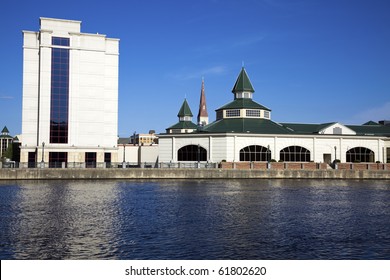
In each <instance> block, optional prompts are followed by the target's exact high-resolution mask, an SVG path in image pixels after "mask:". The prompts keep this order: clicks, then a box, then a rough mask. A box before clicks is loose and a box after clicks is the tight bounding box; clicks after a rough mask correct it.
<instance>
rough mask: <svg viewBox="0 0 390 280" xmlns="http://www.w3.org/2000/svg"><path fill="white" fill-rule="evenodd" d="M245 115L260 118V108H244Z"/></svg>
mask: <svg viewBox="0 0 390 280" xmlns="http://www.w3.org/2000/svg"><path fill="white" fill-rule="evenodd" d="M246 116H247V117H256V118H260V110H246Z"/></svg>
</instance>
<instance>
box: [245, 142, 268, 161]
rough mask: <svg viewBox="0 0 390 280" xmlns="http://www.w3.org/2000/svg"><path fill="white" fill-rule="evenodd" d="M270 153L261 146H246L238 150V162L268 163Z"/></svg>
mask: <svg viewBox="0 0 390 280" xmlns="http://www.w3.org/2000/svg"><path fill="white" fill-rule="evenodd" d="M270 159H271V151H270V150H269V149H268V148H266V147H263V146H257V145H253V146H247V147H245V148H242V149H241V150H240V161H269V160H270Z"/></svg>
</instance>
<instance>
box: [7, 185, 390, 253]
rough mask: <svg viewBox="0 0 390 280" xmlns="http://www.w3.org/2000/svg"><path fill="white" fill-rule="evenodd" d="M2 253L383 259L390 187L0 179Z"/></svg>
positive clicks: (388, 242) (389, 233) (389, 237)
mask: <svg viewBox="0 0 390 280" xmlns="http://www.w3.org/2000/svg"><path fill="white" fill-rule="evenodd" d="M0 216H1V220H0V258H1V259H390V184H389V182H388V181H372V180H367V181H366V180H362V181H353V180H350V181H341V180H340V181H339V180H324V181H322V180H162V181H105V180H96V181H63V180H62V181H6V182H4V181H2V182H0Z"/></svg>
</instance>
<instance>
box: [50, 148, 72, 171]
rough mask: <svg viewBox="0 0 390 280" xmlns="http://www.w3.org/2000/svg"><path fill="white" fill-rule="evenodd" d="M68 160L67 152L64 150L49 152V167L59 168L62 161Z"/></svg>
mask: <svg viewBox="0 0 390 280" xmlns="http://www.w3.org/2000/svg"><path fill="white" fill-rule="evenodd" d="M63 162H65V167H66V163H67V162H68V153H66V152H50V153H49V167H50V168H61V167H62V163H63Z"/></svg>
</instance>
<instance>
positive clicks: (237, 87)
mask: <svg viewBox="0 0 390 280" xmlns="http://www.w3.org/2000/svg"><path fill="white" fill-rule="evenodd" d="M243 91H248V92H255V90H254V88H253V86H252V83H251V81H250V80H249V77H248V74H247V73H246V71H245V68H244V67H242V69H241V72H240V74H239V75H238V78H237V81H236V83H235V84H234V87H233V89H232V92H233V93H237V92H243Z"/></svg>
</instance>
